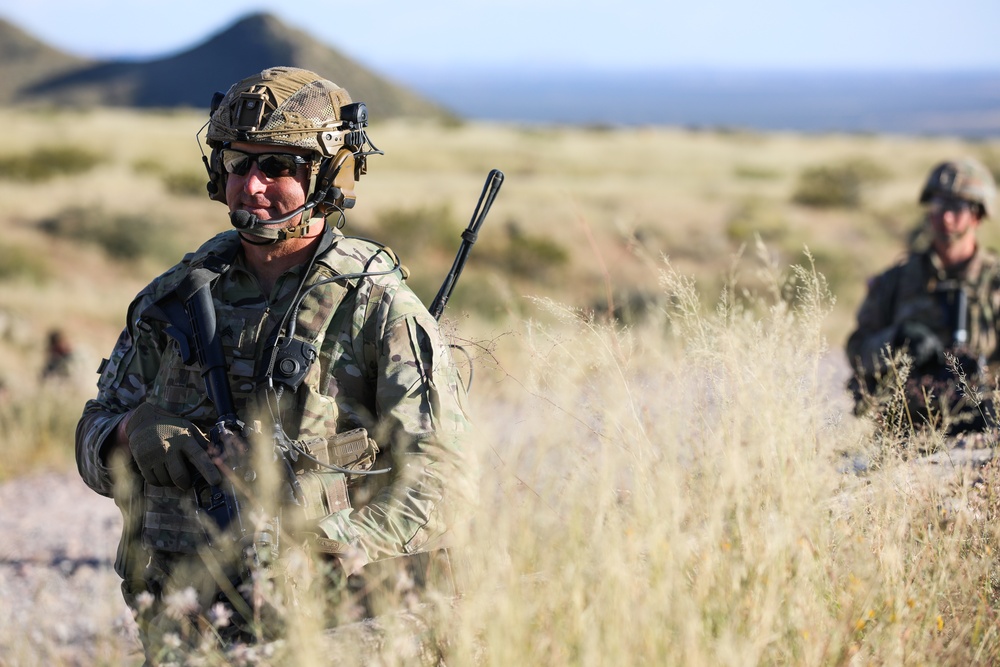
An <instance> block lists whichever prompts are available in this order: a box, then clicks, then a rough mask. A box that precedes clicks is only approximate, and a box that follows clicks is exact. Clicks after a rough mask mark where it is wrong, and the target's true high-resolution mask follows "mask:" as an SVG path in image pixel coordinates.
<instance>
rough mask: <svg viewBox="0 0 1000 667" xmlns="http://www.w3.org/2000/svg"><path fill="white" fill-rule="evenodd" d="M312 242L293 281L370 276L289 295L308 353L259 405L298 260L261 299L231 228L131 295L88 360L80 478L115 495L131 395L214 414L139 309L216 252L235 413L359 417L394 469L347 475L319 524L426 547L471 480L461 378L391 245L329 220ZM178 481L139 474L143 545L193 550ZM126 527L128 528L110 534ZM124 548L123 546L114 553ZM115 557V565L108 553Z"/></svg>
mask: <svg viewBox="0 0 1000 667" xmlns="http://www.w3.org/2000/svg"><path fill="white" fill-rule="evenodd" d="M324 244H325V245H326V246H327V247H325V249H323V248H321V252H320V253H319V254H318V258H317V260H316V262H315V264H314V265H313V267H312V270H311V272H310V273H309V275H308V276H306V279H305V283H304V287H305V288H308V287H309V286H310V285H314V284H316V283H317V282H319V281H322V280H325V279H329V278H331V277H334V276H338V275H343V276H345V277H347V276H349V275H350V274H358V273H361V272H363V271H367V272H371V273H377V272H383V275H366V276H362V277H354V278H350V279H348V280H343V281H338V282H333V283H330V284H326V285H323V286H321V287H318V288H317V289H315V290H313V291H312V292H310V296H308V297H307V298H305V299H303V300H302V302H301V305H300V307H299V308H298V309H297V310H296V311H295V312H296V315H297V316H296V317H293V318H290V319H292V320H294V321H295V323H296V330H295V335H296V337H299V338H304V339H312V341H313V342H314V344H315V348H316V350H317V351H318V356H317V358H316V359H315V361H314V362H313V363H312V364H311V366H309V370H308V373H307V374H306V375H305V378H304V380H303V381H302V383H301V385H300V386H299V387H298V388H297V390H295V391H294V392H291V393H290V394H289V395H285V396H283V397H282V398H281V400H280V404H279V405H277V406H276V405H274V402H273V396H272V397H271V403H270V404H268V405H263V403H264V401H265V400H266V399H263V398H261V396H262V390H261V386H262V383H264V382H265V380H262V378H264V377H265V374H264V372H265V369H266V367H267V365H268V361H269V359H268V355H267V354H266V350H267V346H268V343H269V342H270V344H272V345H273V341H274V335H275V333H276V329H277V328H279V324H280V322H281V320H282V317H283V316H284V315H285V314H286V313H287V312H289V309H290V308H291V307H293V304H292V301H293V299H294V295H295V293H296V289H297V287H298V284H299V281H300V280H301V278H302V273H303V272H304V271H305V270H306V269H305V267H303V266H300V267H297V268H295V269H293V270H291V271H288V272H286V273H285V274H284V275H283V276H281V278H279V280H278V282H277V283H276V284H275V287H274V289H273V292H272V294H271V295H270V298H268V296H267V295H264V294H262V293H261V290H260V288H259V285H258V282H257V280H256V278H255V277H254V276H253V275H252V274H251V273H250V272H249V271H248V270H247V268H246V266H245V263H244V261H243V260H242V253H241V252H240V251H239V240H238V237H237V234H236V232H235V231H229V232H224V233H222V234H220V235H218V236H216V237H215V238H213V239H211V240H209V241H208V242H207V243H205V244H204V245H203V246H202V247H201V248H200V249H198V250H197V251H195V252H194V253H191V254H189V255H187V256H185V258H184V259H183V260H182V261H181V262H180V263H179V264H177V265H176V266H174V267H173V268H171V269H170V270H168V271H167V272H166V273H164V274H162V275H161V276H159V277H158V278H156V279H155V280H153V281H152V282H151V283H150V284H149V285H148V286H147V287H146V288H145V289H144V290H142V292H140V293H139V295H138V296H137V297H136V299H135V300H134V301H133V302H132V304H131V306H130V307H129V310H128V317H127V324H126V327H125V329H124V330H123V331H122V333H121V336H120V337H119V339H118V342H117V344H116V345H115V348H114V351H113V352H112V354H111V356H110V358H109V359H108V360H106V361H105V362H104V363H103V364H102V367H101V369H100V379H99V381H98V389H99V392H98V395H97V397H96V399H93V400H90V401H88V403H87V404H86V406H85V408H84V411H83V416H82V418H81V420H80V423H79V425H78V427H77V438H76V440H77V442H76V452H77V463H78V466H79V470H80V474H81V476H82V477H83V479H84V481H85V482H86V483H87V484H88V485H89V486H90V487H91V488H92V489H94V490H95V491H97V492H98V493H100V494H103V495H106V496H113V494H114V491H115V489H114V482H113V480H112V476H111V470H110V469H109V467H108V461H107V460H106V452H105V451H104V448H105V444H106V442H107V440H108V436H109V435H110V434H111V433H112V432H113V431H114V429H115V428H116V426H117V425H118V423H119V422H120V421H121V420H122V418H123V417H124V415H125V413H126V412H127V411H128V410H130V409H132V408H135V407H136V406H138V405H139V404H141V403H142V402H144V401H145V402H152V403H154V404H156V405H157V406H159V407H161V408H163V409H165V410H167V411H169V412H172V413H174V414H177V415H180V416H183V417H184V418H186V419H188V420H190V421H191V422H193V423H194V424H195V425H197V426H198V427H199V428H201V429H202V430H203V431H205V432H207V431H208V430H209V429H210V428H211V427H212V425H213V424H214V422H215V421H216V417H217V416H216V414H215V409H214V406H213V405H212V404H211V402H210V401H209V400H208V399H207V397H206V392H205V389H204V383H203V380H202V377H201V370H200V369H199V368H198V367H196V366H188V365H185V364H184V363H183V361H182V355H181V354H179V351H178V347H177V341H176V340H174V338H172V337H170V336H169V335H168V333H167V332H166V331H165V324H164V323H162V322H159V321H157V320H155V319H151V318H149V317H145V316H144V313H145V312H147V308H148V307H149V306H150V304H152V303H154V302H156V301H157V300H158V299H159V298H160V297H162V296H163V295H165V294H168V293H169V292H170V291H172V290H174V289H175V288H176V287H177V285H178V284H179V283H180V281H181V279H182V278H183V277H184V276H185V275H186V274H187V273H188V272H190V271H191V270H192V269H193V268H194V267H198V266H202V265H204V264H205V263H206V262H208V261H209V259H208V258H212V257H215V258H219V257H227V258H228V259H227V262H226V264H225V266H226V267H227V268H226V270H224V271H223V272H222V273H221V274H220V275H219V277H218V278H217V279H216V280H215V282H214V284H213V286H212V294H213V299H214V302H215V307H216V312H217V318H218V325H217V330H218V331H219V335H220V337H221V340H222V344H223V347H224V350H225V354H226V360H227V364H228V375H229V381H230V385H231V387H232V391H233V399H234V403H235V407H236V411H237V413H238V414H239V416H240V417H241V419H243V420H245V421H247V423H249V422H250V421H251V420H254V419H259V418H264V416H265V415H267V414H275V411H276V412H277V414H279V415H280V421H281V424H282V426H283V428H284V430H285V432H286V433H287V434H288V436H289V437H290V438H291V439H308V438H313V437H319V438H324V437H329V436H332V435H334V434H336V433H343V432H345V431H350V430H352V429H356V428H365V429H367V430H368V432H369V433H370V434H371V436H372V438H374V439H375V441H376V442H377V444H378V447H379V448H380V450H381V451H380V452H379V453H378V456H377V459H376V461H375V463H374V467H375V468H387V467H391V468H392V472H391V473H389V474H386V475H372V476H370V477H363V478H361V479H360V480H355V482H356V483H352V484H351V487H350V489H349V491H350V501H351V505H352V508H350V509H342V510H341V511H337V512H332V513H330V514H329V515H327V516H325V517H323V518H322V519H321V520H320V521H319V524H320V528H321V531H322V533H324V534H325V536H326V538H329V539H330V540H332V541H339V542H342V543H346V544H349V545H354V546H357V547H360V549H361V550H363V552H364V553H363V554H362V556H366V557H367V559H368V560H369V561H376V560H380V559H383V558H388V557H392V556H396V555H401V554H408V553H414V552H418V551H421V550H423V549H425V548H428V547H429V545H431V544H433V542H434V541H435V540H436V538H438V537H440V536H441V535H442V534H443V533H444V532H446V531H447V530H448V528H449V526H450V524H451V522H452V520H453V517H454V516H456V514H457V513H459V512H462V511H463V505H464V504H465V503H466V502H468V501H469V500H470V498H471V497H472V496H473V495H474V493H475V488H474V487H475V485H474V468H473V466H474V463H473V459H474V457H472V456H471V454H470V453H469V451H468V448H467V446H466V445H465V443H464V442H463V440H464V438H463V436H464V435H465V434H466V433H467V431H468V430H469V422H468V420H467V417H466V414H467V413H466V409H465V405H464V402H465V391H464V388H463V386H462V384H461V382H460V378H459V375H458V372H457V369H456V367H455V365H454V362H453V361H452V358H451V354H450V351H449V347H448V345H447V343H446V341H445V340H443V338H442V336H441V334H440V332H439V330H438V326H437V322H436V321H435V320H434V318H433V317H432V316H431V315H430V314H429V313H428V312H427V309H426V308H425V307H424V305H423V304H422V303H421V302H420V300H419V299H418V298H417V296H416V295H415V294H414V293H413V292H412V291H411V290H410V289H409V288H408V287H407V286H406V284H405V283H404V282H403V280H402V276H401V273H400V271H399V270H398V269H397V270H395V271H392V268H393V266H394V258H393V256H392V255H391V254H390V253H389V252H387V251H385V250H382V249H380V248H379V246H377V245H375V244H373V243H371V242H367V241H362V240H359V239H352V238H347V237H344V236H342V235H340V234H339V233H336V232H333V231H329V232H327V235H326V236H325V237H324ZM285 333H287V325H286V326H285V327H284V328H283V331H282V335H284V334H285ZM267 428H268V427H267V426H265V428H264V432H267ZM191 493H193V492H183V491H181V490H179V489H172V488H166V487H153V486H151V485H149V484H146V485H145V489H144V494H143V496H144V507H143V508H142V512H143V516H144V519H143V520H142V526H141V530H139V531H137V534H136V535H134V536H133V537H132V538H131V539H133V540H138V539H140V536H141V541H142V544H143V546H144V547H145V548H146V549H147V550H153V551H166V552H185V553H191V552H193V551H195V550H197V549H198V548H199V546H200V545H199V540H200V539H201V538H200V536H199V531H198V529H197V527H196V522H195V520H194V518H193V517H191V516H190V514H191V513H192V512H193V511H194V504H193V503H194V501H193V499H192V498H191V497H190V494H191ZM116 501H118V502H119V505H120V506H122V502H120V500H119V499H118V498H116ZM123 511H125V508H124V507H123ZM126 521H128V517H126ZM126 539H129V538H128V535H126V536H125V537H123V542H124V541H125V540H126ZM135 546H136V545H134V544H123V545H121V547H120V549H119V560H121V558H122V553H127V552H128V550H129V549H133V548H134V547H135ZM118 567H119V574H121V575H122V576H123V577H125V573H124V572H122V567H123V566H122V565H121V563H119V566H118Z"/></svg>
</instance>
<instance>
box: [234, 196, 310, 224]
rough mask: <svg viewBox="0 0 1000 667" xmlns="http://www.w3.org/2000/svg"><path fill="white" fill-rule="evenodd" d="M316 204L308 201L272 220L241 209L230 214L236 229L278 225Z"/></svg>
mask: <svg viewBox="0 0 1000 667" xmlns="http://www.w3.org/2000/svg"><path fill="white" fill-rule="evenodd" d="M315 205H316V204H315V203H314V202H308V203H306V204H304V205H302V206H299V207H298V208H297V209H295V210H293V211H292V212H291V213H288V214H287V215H283V216H281V217H280V218H271V219H270V220H261V219H260V218H258V217H257V216H256V215H254V214H253V213H250V212H249V211H244V210H242V209H240V210H239V211H233V212H232V213H230V214H229V222H230V223H232V225H233V227H235V228H236V229H251V228H253V227H257V226H259V225H276V224H279V223H282V222H288V221H289V220H291V219H292V218H294V217H295V216H297V215H298V214H299V213H305V212H306V211H308V210H309V209H311V208H312V207H314V206H315Z"/></svg>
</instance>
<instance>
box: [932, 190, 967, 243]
mask: <svg viewBox="0 0 1000 667" xmlns="http://www.w3.org/2000/svg"><path fill="white" fill-rule="evenodd" d="M927 215H928V219H929V220H930V224H931V230H932V231H933V232H934V239H935V241H937V242H938V243H945V244H952V243H957V242H959V241H962V240H963V239H965V238H966V237H968V236H969V235H970V234H975V231H976V227H978V226H979V213H978V211H977V209H976V207H975V206H974V205H973V204H972V203H971V202H968V201H966V200H964V199H955V198H944V197H935V198H934V199H932V200H931V202H930V205H929V206H928V208H927Z"/></svg>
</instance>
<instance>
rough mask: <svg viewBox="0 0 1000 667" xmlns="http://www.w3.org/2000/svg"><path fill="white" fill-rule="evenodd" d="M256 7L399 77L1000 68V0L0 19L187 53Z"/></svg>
mask: <svg viewBox="0 0 1000 667" xmlns="http://www.w3.org/2000/svg"><path fill="white" fill-rule="evenodd" d="M251 11H270V12H272V13H274V14H276V15H278V16H279V17H280V18H281V19H283V20H284V21H286V22H287V23H289V24H290V25H292V26H294V27H297V28H301V29H304V30H307V31H308V32H310V33H311V34H312V35H314V36H315V37H316V38H318V39H320V40H322V41H324V42H326V43H327V44H329V45H331V46H334V47H336V48H338V49H340V50H341V51H343V52H344V53H346V54H347V55H349V56H351V57H353V58H357V59H358V60H360V61H362V62H364V63H366V64H368V65H370V66H372V67H375V68H376V69H380V70H382V71H383V72H385V73H390V74H391V73H394V72H407V71H413V70H414V69H427V70H431V69H450V68H458V67H465V68H491V69H499V68H509V67H539V66H543V67H547V68H551V69H561V68H571V67H572V68H587V69H596V70H621V69H670V68H710V69H734V70H745V69H793V70H810V69H823V70H866V71H871V70H898V69H921V70H928V69H929V70H937V71H941V70H953V69H977V70H983V69H986V70H1000V0H951V1H950V2H947V3H946V2H942V1H941V0H935V1H931V0H839V1H838V2H827V1H822V0H755V1H753V2H747V1H741V0H725V1H712V0H703V1H702V2H700V3H692V2H690V1H687V2H678V1H676V0H618V1H617V2H609V1H608V0H602V1H596V0H533V1H532V0H492V1H490V2H487V1H484V0H425V1H424V2H414V1H413V0H360V1H357V2H338V1H336V0H325V1H323V2H319V1H313V0H303V1H296V0H292V1H291V2H285V3H280V4H279V3H258V2H247V1H245V0H208V1H205V0H199V1H197V2H195V1H194V0H173V1H169V2H167V1H164V0H157V1H155V2H154V1H151V0H86V1H85V2H84V1H81V0H0V17H2V18H5V19H7V20H9V21H12V22H13V23H15V24H16V25H18V26H20V27H22V28H23V29H25V30H27V31H28V32H29V33H31V34H33V35H35V36H36V37H39V38H41V39H42V40H44V41H46V42H48V43H49V44H51V45H53V46H56V47H57V48H60V49H62V50H65V51H69V52H71V53H74V54H76V55H83V56H89V57H100V58H111V57H139V58H143V57H154V56H160V55H165V54H167V53H170V52H174V51H178V50H183V49H186V48H188V47H189V46H191V45H193V44H195V43H197V42H200V41H201V40H203V39H205V38H206V37H208V36H210V35H211V34H213V33H215V32H217V31H219V30H221V29H223V28H225V27H226V26H228V25H229V24H230V23H232V22H233V21H234V20H236V19H237V18H239V17H241V16H243V15H245V14H246V13H249V12H251Z"/></svg>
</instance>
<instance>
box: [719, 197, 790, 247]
mask: <svg viewBox="0 0 1000 667" xmlns="http://www.w3.org/2000/svg"><path fill="white" fill-rule="evenodd" d="M788 231H789V229H788V221H787V220H785V219H784V217H782V216H781V215H779V214H778V213H777V212H776V211H774V210H771V209H770V208H769V207H768V206H767V205H766V203H765V202H763V201H761V200H758V199H748V200H746V201H743V202H741V203H740V204H739V206H738V207H737V208H736V210H735V211H733V213H732V215H730V217H729V220H728V221H727V222H726V236H727V237H728V238H729V240H730V241H732V242H734V243H752V242H753V240H754V235H755V234H758V235H760V238H761V239H762V240H764V241H781V240H783V239H784V238H785V237H787V236H788Z"/></svg>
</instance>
